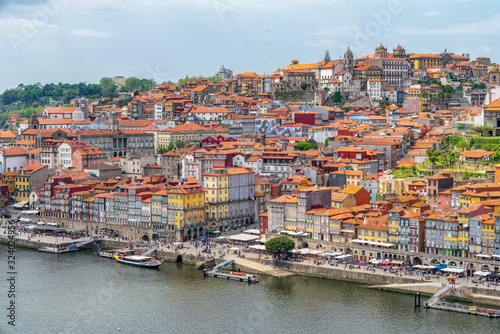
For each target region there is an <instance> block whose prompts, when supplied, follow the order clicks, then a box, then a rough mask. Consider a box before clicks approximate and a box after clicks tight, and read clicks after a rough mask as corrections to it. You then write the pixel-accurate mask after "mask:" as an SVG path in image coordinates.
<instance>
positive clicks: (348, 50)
mask: <svg viewBox="0 0 500 334" xmlns="http://www.w3.org/2000/svg"><path fill="white" fill-rule="evenodd" d="M345 56H352V51H351V49H350V48H349V47H347V50H345V52H344V57H345Z"/></svg>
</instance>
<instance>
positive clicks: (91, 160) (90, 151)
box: [72, 147, 105, 170]
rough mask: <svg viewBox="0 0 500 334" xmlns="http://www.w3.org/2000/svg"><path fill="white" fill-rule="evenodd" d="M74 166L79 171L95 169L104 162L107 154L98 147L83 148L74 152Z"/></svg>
mask: <svg viewBox="0 0 500 334" xmlns="http://www.w3.org/2000/svg"><path fill="white" fill-rule="evenodd" d="M72 158H73V159H72V161H73V164H72V166H73V167H75V168H77V169H82V170H83V169H84V168H87V167H94V166H98V165H100V164H102V163H103V162H104V158H105V154H104V152H103V151H101V150H100V149H98V148H97V147H82V148H79V149H77V150H76V151H74V152H73V157H72Z"/></svg>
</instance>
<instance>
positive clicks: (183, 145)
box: [175, 140, 186, 149]
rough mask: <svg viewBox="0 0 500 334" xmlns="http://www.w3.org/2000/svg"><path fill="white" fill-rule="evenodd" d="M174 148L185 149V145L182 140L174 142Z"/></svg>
mask: <svg viewBox="0 0 500 334" xmlns="http://www.w3.org/2000/svg"><path fill="white" fill-rule="evenodd" d="M175 146H176V147H177V148H178V149H181V148H184V147H186V143H185V142H183V141H182V140H178V141H176V142H175Z"/></svg>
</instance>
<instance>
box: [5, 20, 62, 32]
mask: <svg viewBox="0 0 500 334" xmlns="http://www.w3.org/2000/svg"><path fill="white" fill-rule="evenodd" d="M30 27H36V28H51V29H57V28H59V26H58V25H57V24H54V23H48V22H43V21H40V20H28V19H14V18H3V19H0V30H18V29H23V28H24V29H29V28H30Z"/></svg>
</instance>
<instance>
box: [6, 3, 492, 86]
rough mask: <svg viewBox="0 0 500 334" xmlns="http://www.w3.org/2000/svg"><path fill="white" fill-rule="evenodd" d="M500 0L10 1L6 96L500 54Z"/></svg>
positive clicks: (7, 18)
mask: <svg viewBox="0 0 500 334" xmlns="http://www.w3.org/2000/svg"><path fill="white" fill-rule="evenodd" d="M497 4H498V3H497V2H496V1H477V0H440V1H435V0H434V1H427V0H420V1H408V0H387V1H385V0H377V1H373V0H350V1H346V0H246V1H243V0H179V1H178V0H0V92H3V91H4V90H5V89H8V88H13V87H17V85H19V84H21V83H23V84H34V83H38V82H40V83H41V84H42V85H43V84H45V83H51V82H54V83H58V82H63V83H79V82H86V83H98V82H99V80H100V78H102V77H113V76H116V75H121V76H125V77H129V76H136V77H139V78H148V79H154V80H155V81H156V82H159V83H160V82H164V81H168V80H171V81H174V82H177V80H178V79H179V78H184V77H185V76H186V75H189V76H193V75H203V76H210V75H214V74H215V73H216V72H217V71H218V69H219V68H220V66H221V65H224V67H226V68H229V69H231V70H233V72H234V73H235V74H236V73H240V72H257V73H259V74H266V73H272V72H273V71H275V70H276V69H278V68H280V67H284V66H286V65H288V64H289V63H290V61H291V60H292V59H297V60H299V62H301V63H307V62H315V61H320V60H322V59H323V58H324V54H325V50H329V52H330V55H331V58H332V59H338V58H340V57H342V56H343V54H344V52H345V50H346V48H347V46H349V47H350V48H351V50H352V51H353V53H354V57H361V56H364V55H366V54H370V53H373V52H374V49H375V48H376V47H377V46H378V45H379V44H380V43H382V44H383V45H384V46H386V47H387V48H388V50H389V51H391V50H392V49H393V48H394V47H395V46H396V45H398V43H399V44H400V45H402V46H403V47H404V48H405V49H406V52H407V53H410V52H415V53H441V52H443V51H444V49H447V50H448V52H453V53H456V54H461V53H469V54H470V56H471V58H472V59H475V58H476V57H478V56H483V57H491V60H492V62H497V61H498V60H499V59H500V50H498V49H497V48H495V47H494V45H493V41H497V37H496V34H497V33H498V31H500V14H498V11H495V10H492V8H496V7H497Z"/></svg>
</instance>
